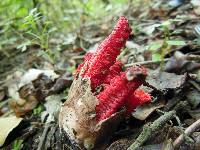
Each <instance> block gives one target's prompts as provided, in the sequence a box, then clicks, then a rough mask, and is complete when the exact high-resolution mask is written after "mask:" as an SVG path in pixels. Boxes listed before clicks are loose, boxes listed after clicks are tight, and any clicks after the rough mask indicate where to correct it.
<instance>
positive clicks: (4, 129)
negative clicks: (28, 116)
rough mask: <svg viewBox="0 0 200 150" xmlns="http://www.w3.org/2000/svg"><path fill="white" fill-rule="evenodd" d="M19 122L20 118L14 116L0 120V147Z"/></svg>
mask: <svg viewBox="0 0 200 150" xmlns="http://www.w3.org/2000/svg"><path fill="white" fill-rule="evenodd" d="M21 121H22V118H17V117H16V116H10V117H6V118H0V129H1V132H0V147H1V146H3V144H4V142H5V141H6V138H7V137H8V135H9V133H10V132H11V131H12V130H13V129H15V128H16V127H17V126H18V125H19V124H20V122H21Z"/></svg>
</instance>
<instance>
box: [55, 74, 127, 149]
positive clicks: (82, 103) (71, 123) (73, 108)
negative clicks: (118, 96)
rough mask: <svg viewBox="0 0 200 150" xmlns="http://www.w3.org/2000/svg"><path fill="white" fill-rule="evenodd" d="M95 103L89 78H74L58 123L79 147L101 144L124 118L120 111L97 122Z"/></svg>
mask: <svg viewBox="0 0 200 150" xmlns="http://www.w3.org/2000/svg"><path fill="white" fill-rule="evenodd" d="M97 104H98V100H97V98H96V97H95V96H94V95H93V93H92V92H91V88H90V80H89V79H82V78H81V77H80V76H79V77H78V79H75V80H74V81H73V83H72V86H71V88H70V90H69V95H68V99H67V100H66V102H65V103H64V104H63V106H62V108H61V112H60V115H59V125H60V128H61V129H62V131H64V132H66V134H67V136H68V138H69V139H70V141H71V142H72V143H74V144H76V145H77V146H78V147H79V148H80V149H82V148H86V149H91V148H93V147H98V146H99V145H102V143H103V142H105V141H106V140H108V138H109V136H110V135H111V133H112V132H113V131H114V130H115V129H116V127H117V126H118V124H119V122H121V121H122V119H123V118H124V111H121V112H118V113H115V114H113V115H112V116H111V117H110V118H108V119H106V120H103V121H101V122H99V123H98V124H97V122H96V118H95V107H96V105H97ZM100 143H101V144H100Z"/></svg>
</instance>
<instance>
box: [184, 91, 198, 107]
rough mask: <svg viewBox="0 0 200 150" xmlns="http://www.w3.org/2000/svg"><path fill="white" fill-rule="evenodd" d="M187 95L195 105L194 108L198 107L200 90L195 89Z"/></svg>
mask: <svg viewBox="0 0 200 150" xmlns="http://www.w3.org/2000/svg"><path fill="white" fill-rule="evenodd" d="M186 97H187V99H188V101H189V103H190V104H191V105H192V106H193V108H196V107H197V106H198V105H199V104H200V92H199V91H197V90H195V89H193V90H191V91H189V92H187V94H186Z"/></svg>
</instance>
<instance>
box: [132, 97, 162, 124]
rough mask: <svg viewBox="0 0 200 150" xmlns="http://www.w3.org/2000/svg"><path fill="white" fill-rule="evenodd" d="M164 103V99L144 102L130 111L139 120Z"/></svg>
mask: <svg viewBox="0 0 200 150" xmlns="http://www.w3.org/2000/svg"><path fill="white" fill-rule="evenodd" d="M164 104H165V102H164V100H161V101H158V102H156V103H149V104H144V105H142V106H139V107H137V108H136V109H135V111H134V112H133V113H132V116H133V117H135V118H136V119H139V120H145V119H146V118H147V117H148V116H149V115H150V114H151V113H152V112H154V111H155V110H156V109H158V108H161V107H163V106H164Z"/></svg>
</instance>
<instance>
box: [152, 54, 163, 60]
mask: <svg viewBox="0 0 200 150" xmlns="http://www.w3.org/2000/svg"><path fill="white" fill-rule="evenodd" d="M161 59H162V57H161V55H160V54H158V53H156V54H153V55H152V60H153V61H159V60H161Z"/></svg>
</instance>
